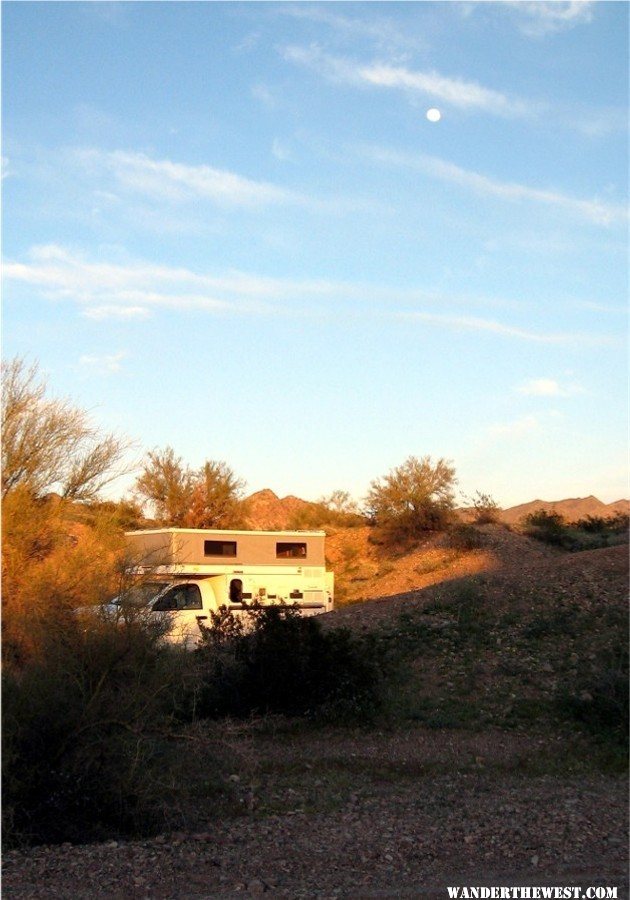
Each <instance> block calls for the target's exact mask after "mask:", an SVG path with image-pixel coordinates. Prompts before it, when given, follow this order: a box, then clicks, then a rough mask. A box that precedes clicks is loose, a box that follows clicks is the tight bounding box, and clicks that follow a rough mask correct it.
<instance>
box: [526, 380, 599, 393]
mask: <svg viewBox="0 0 630 900" xmlns="http://www.w3.org/2000/svg"><path fill="white" fill-rule="evenodd" d="M516 391H517V393H519V394H525V395H526V396H528V397H573V396H575V395H576V394H583V393H584V391H583V389H582V388H580V387H579V385H577V384H569V385H565V386H562V385H560V384H559V383H558V382H557V381H556V380H555V379H553V378H530V379H529V380H528V381H526V382H524V383H523V384H521V385H519V387H517V388H516Z"/></svg>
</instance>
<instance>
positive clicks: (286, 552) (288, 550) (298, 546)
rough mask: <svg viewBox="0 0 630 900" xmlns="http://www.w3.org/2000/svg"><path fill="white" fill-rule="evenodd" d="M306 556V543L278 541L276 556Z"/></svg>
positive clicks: (293, 557)
mask: <svg viewBox="0 0 630 900" xmlns="http://www.w3.org/2000/svg"><path fill="white" fill-rule="evenodd" d="M305 556H306V544H302V543H297V542H294V543H290V544H289V543H278V544H276V557H277V558H278V559H296V558H297V559H300V558H302V559H304V557H305Z"/></svg>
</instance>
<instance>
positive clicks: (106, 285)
mask: <svg viewBox="0 0 630 900" xmlns="http://www.w3.org/2000/svg"><path fill="white" fill-rule="evenodd" d="M3 275H4V278H5V280H6V281H8V282H11V281H13V282H21V283H23V284H28V285H30V286H31V287H33V288H35V289H37V290H38V291H40V292H41V293H42V294H43V295H44V296H46V297H49V298H52V299H61V300H63V299H67V300H71V301H73V302H75V303H77V304H78V305H79V306H80V308H81V312H82V314H83V315H85V316H87V317H89V318H92V319H96V320H103V319H107V318H118V319H127V320H131V319H141V318H146V317H147V316H148V315H149V314H150V311H151V310H152V309H155V308H159V307H162V308H171V309H203V310H206V311H208V312H214V313H226V312H231V313H235V314H250V313H259V314H270V313H285V314H287V313H288V314H290V313H293V312H294V311H295V310H296V308H297V305H299V304H300V303H302V304H306V305H307V308H309V306H310V304H312V303H313V302H314V301H316V300H322V299H330V298H336V299H340V298H345V299H348V298H351V299H352V298H354V299H357V300H358V299H360V298H363V297H364V295H365V294H364V287H363V286H361V285H354V284H344V283H342V282H332V281H326V280H323V279H322V280H318V279H313V280H303V281H299V280H292V279H282V278H270V277H267V276H262V275H252V274H249V273H247V272H240V271H234V270H230V271H228V272H225V273H222V274H218V275H215V274H208V273H203V272H194V271H192V270H191V269H187V268H185V267H180V268H175V267H169V266H162V265H155V264H153V263H149V262H145V261H131V262H126V263H114V262H108V261H93V260H90V259H86V258H84V257H83V256H81V255H80V254H78V253H76V252H74V251H71V250H68V249H67V248H65V247H61V246H58V245H54V244H52V245H44V246H37V247H33V248H31V250H30V252H29V255H28V258H27V260H26V261H14V260H8V261H6V262H5V264H4V266H3ZM381 293H382V294H383V296H385V295H386V289H382V290H381ZM376 294H377V295H378V294H379V291H378V289H377V290H376ZM283 304H284V305H283Z"/></svg>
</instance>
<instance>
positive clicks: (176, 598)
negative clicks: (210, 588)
mask: <svg viewBox="0 0 630 900" xmlns="http://www.w3.org/2000/svg"><path fill="white" fill-rule="evenodd" d="M202 605H203V604H202V602H201V591H200V590H199V588H198V586H197V585H196V584H180V585H177V587H173V588H171V589H170V591H167V592H166V593H165V594H163V595H162V596H161V597H160V599H159V600H158V601H157V602H156V603H155V604H154V605H153V612H171V611H175V610H181V609H201V608H202Z"/></svg>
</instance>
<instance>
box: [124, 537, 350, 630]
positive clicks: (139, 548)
mask: <svg viewBox="0 0 630 900" xmlns="http://www.w3.org/2000/svg"><path fill="white" fill-rule="evenodd" d="M126 538H127V542H128V548H129V554H130V560H131V562H132V571H133V574H134V576H136V577H137V579H138V581H139V585H140V586H141V590H142V593H143V594H144V595H145V597H146V596H148V597H149V598H150V599H149V601H148V602H149V605H150V608H151V611H152V612H155V613H169V614H170V616H169V618H172V627H171V629H170V639H171V640H174V641H177V640H181V641H184V642H186V643H187V644H188V645H189V646H190V645H191V644H194V643H196V641H197V639H198V638H199V636H200V634H201V630H200V627H199V626H200V624H201V625H206V624H210V623H209V619H210V612H216V611H217V610H218V609H219V607H221V606H225V607H227V608H228V609H230V610H232V611H234V612H238V611H239V610H244V609H246V608H247V606H248V605H249V604H251V603H252V602H253V601H257V602H258V603H260V604H261V605H263V606H267V605H271V604H281V603H285V604H287V605H290V606H294V607H295V608H297V609H298V610H299V611H300V613H301V615H304V616H311V615H318V614H319V613H325V612H328V611H330V610H331V609H332V608H333V602H334V598H333V593H334V575H333V573H332V572H327V571H326V560H325V555H324V540H325V533H324V532H323V531H217V530H209V529H190V528H159V529H152V530H148V531H130V532H127V534H126Z"/></svg>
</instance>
